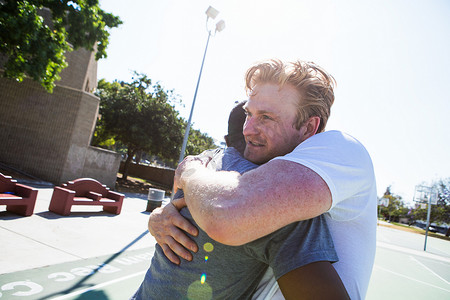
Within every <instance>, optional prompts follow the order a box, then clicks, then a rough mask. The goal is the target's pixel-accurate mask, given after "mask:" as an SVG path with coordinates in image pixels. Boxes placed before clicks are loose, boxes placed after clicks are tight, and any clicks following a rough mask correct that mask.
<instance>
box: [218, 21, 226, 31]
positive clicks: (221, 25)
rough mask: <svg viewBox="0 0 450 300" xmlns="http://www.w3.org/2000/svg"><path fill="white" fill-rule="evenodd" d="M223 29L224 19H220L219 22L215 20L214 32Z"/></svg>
mask: <svg viewBox="0 0 450 300" xmlns="http://www.w3.org/2000/svg"><path fill="white" fill-rule="evenodd" d="M224 29H225V21H224V20H220V21H219V22H217V24H216V32H221V31H222V30H224Z"/></svg>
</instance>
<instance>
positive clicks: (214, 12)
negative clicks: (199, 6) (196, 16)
mask: <svg viewBox="0 0 450 300" xmlns="http://www.w3.org/2000/svg"><path fill="white" fill-rule="evenodd" d="M205 14H206V15H207V16H208V18H211V19H215V18H216V17H217V15H218V14H219V11H218V10H217V9H215V8H214V7H212V6H210V7H208V9H207V10H206V12H205Z"/></svg>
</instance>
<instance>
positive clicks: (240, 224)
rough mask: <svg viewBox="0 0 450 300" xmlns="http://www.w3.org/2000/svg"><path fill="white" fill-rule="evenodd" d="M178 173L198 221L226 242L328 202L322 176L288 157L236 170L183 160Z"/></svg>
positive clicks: (251, 236) (309, 213)
mask: <svg viewBox="0 0 450 300" xmlns="http://www.w3.org/2000/svg"><path fill="white" fill-rule="evenodd" d="M176 177H177V178H178V180H177V182H178V186H179V187H180V188H183V190H184V193H185V200H186V203H187V206H188V207H189V210H190V212H191V214H192V216H193V217H194V219H195V221H196V222H197V224H198V225H199V226H200V227H201V228H202V229H203V230H204V231H205V232H206V233H207V234H208V235H209V236H210V237H211V238H213V239H215V240H217V241H218V242H221V243H223V244H228V245H241V244H244V243H247V242H250V241H253V240H255V239H257V238H260V237H262V236H265V235H267V234H269V233H271V232H273V231H275V230H277V229H279V228H281V227H284V226H285V225H287V224H290V223H292V222H295V221H300V220H306V219H310V218H313V217H316V216H318V215H320V214H322V213H324V212H326V211H327V210H328V209H329V208H330V207H331V193H330V191H329V189H328V186H327V184H326V183H325V182H324V181H323V179H322V178H321V177H320V176H319V175H318V174H316V173H315V172H313V171H312V170H310V169H309V168H307V167H305V166H303V165H300V164H297V163H294V162H290V161H284V160H275V161H270V162H268V163H266V164H264V165H262V166H260V167H259V168H257V169H255V170H252V171H249V172H247V173H245V174H243V175H239V173H236V172H224V171H220V172H215V171H212V170H208V169H206V168H205V167H204V166H203V165H202V164H201V163H199V162H198V161H191V160H189V159H187V160H185V161H184V162H183V163H182V164H181V165H180V166H179V168H178V169H177V171H176Z"/></svg>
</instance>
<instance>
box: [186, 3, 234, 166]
mask: <svg viewBox="0 0 450 300" xmlns="http://www.w3.org/2000/svg"><path fill="white" fill-rule="evenodd" d="M205 13H206V16H207V17H206V30H207V31H208V39H207V40H206V47H205V52H204V53H203V59H202V65H201V67H200V74H199V75H198V80H197V86H196V88H195V93H194V100H192V106H191V112H190V114H189V119H188V122H187V125H186V131H185V132H184V139H183V146H182V147H181V152H180V158H179V160H178V163H180V162H181V161H183V158H184V151H185V150H186V145H187V141H188V138H189V131H190V129H191V120H192V113H193V112H194V106H195V99H196V98H197V92H198V86H199V85H200V79H201V78H202V71H203V64H204V63H205V57H206V52H207V51H208V44H209V38H210V37H211V35H213V36H214V35H215V34H216V33H217V32H221V31H222V30H223V29H224V28H225V21H224V20H220V21H219V22H217V23H216V26H215V29H214V33H212V31H213V29H212V28H209V27H208V20H209V19H210V18H211V19H215V18H216V17H217V15H218V14H219V11H218V10H216V9H215V8H214V7H211V6H210V7H208V9H207V10H206V12H205Z"/></svg>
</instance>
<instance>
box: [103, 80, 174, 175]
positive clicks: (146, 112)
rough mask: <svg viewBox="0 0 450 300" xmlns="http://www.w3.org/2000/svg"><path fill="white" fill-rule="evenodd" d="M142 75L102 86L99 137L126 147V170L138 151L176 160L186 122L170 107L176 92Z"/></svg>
mask: <svg viewBox="0 0 450 300" xmlns="http://www.w3.org/2000/svg"><path fill="white" fill-rule="evenodd" d="M137 75H139V74H137ZM139 76H140V77H138V78H135V79H134V81H133V82H131V83H125V82H121V83H119V82H113V83H109V82H106V81H105V80H100V81H99V83H98V91H97V95H98V96H99V97H100V101H101V103H100V110H99V114H100V120H99V121H98V124H97V132H99V133H100V134H98V135H97V137H99V140H101V138H100V137H103V138H108V139H111V138H113V139H114V140H115V141H119V142H120V143H121V144H123V145H124V146H125V148H126V149H127V161H126V163H125V170H128V165H129V163H130V162H131V160H132V158H133V156H134V155H135V154H136V153H137V152H138V151H144V152H150V153H152V154H153V155H158V156H160V157H162V158H165V159H169V160H170V159H174V158H176V157H177V155H178V153H179V149H180V145H181V141H182V138H183V137H182V133H181V130H182V127H183V123H182V121H181V119H180V118H179V117H178V112H177V111H175V109H174V107H173V106H172V105H171V104H170V101H171V99H172V98H173V97H172V96H171V95H172V92H171V91H165V90H164V89H163V88H162V87H161V85H159V84H154V85H152V82H151V80H150V79H149V78H147V76H145V75H139ZM124 173H125V174H124V179H126V176H127V172H124Z"/></svg>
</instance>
